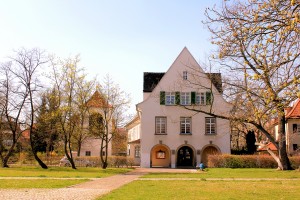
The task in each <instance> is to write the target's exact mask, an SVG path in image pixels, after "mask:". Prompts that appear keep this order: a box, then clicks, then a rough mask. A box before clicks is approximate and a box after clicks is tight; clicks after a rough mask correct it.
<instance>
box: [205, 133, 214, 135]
mask: <svg viewBox="0 0 300 200" xmlns="http://www.w3.org/2000/svg"><path fill="white" fill-rule="evenodd" d="M204 135H217V134H216V133H214V134H207V133H205V134H204Z"/></svg>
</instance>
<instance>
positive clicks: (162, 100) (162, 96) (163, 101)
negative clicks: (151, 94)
mask: <svg viewBox="0 0 300 200" xmlns="http://www.w3.org/2000/svg"><path fill="white" fill-rule="evenodd" d="M165 104H166V92H165V91H160V105H165Z"/></svg>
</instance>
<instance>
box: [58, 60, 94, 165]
mask: <svg viewBox="0 0 300 200" xmlns="http://www.w3.org/2000/svg"><path fill="white" fill-rule="evenodd" d="M79 61H80V59H79V56H76V57H75V58H69V59H66V60H64V61H60V60H58V61H57V60H56V61H55V60H52V65H53V77H52V78H53V80H54V85H55V91H56V93H57V101H58V105H59V108H58V109H57V112H56V115H57V117H58V120H59V132H60V133H61V135H62V138H63V141H64V151H65V155H66V157H67V158H68V160H69V161H70V163H71V166H72V168H73V169H76V166H75V162H74V158H73V154H72V151H73V150H74V149H75V147H74V146H76V145H78V147H79V149H78V150H79V151H80V146H81V143H82V141H83V140H84V139H85V138H86V136H85V134H86V131H85V130H84V126H83V124H84V120H85V115H87V111H88V108H87V107H86V105H85V104H86V100H87V99H88V98H89V95H90V92H91V91H90V89H91V88H92V86H93V81H90V82H89V81H86V74H85V73H84V69H83V68H80V67H79V66H78V64H79Z"/></svg>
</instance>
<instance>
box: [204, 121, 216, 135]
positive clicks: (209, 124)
mask: <svg viewBox="0 0 300 200" xmlns="http://www.w3.org/2000/svg"><path fill="white" fill-rule="evenodd" d="M216 122H217V120H216V118H215V117H205V135H216V134H217V126H216V124H217V123H216Z"/></svg>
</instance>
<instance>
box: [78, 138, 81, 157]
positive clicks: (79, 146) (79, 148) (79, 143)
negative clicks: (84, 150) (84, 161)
mask: <svg viewBox="0 0 300 200" xmlns="http://www.w3.org/2000/svg"><path fill="white" fill-rule="evenodd" d="M77 145H78V149H77V156H78V157H79V156H80V151H81V141H78V143H77Z"/></svg>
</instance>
